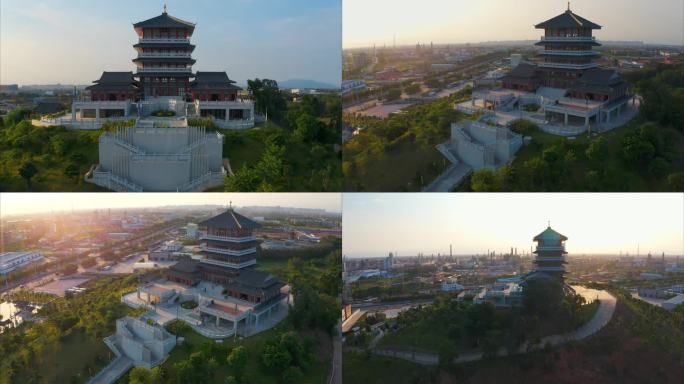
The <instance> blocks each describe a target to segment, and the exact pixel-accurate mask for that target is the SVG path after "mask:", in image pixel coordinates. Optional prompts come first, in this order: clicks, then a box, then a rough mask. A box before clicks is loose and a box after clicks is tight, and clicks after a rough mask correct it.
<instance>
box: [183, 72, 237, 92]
mask: <svg viewBox="0 0 684 384" xmlns="http://www.w3.org/2000/svg"><path fill="white" fill-rule="evenodd" d="M234 83H235V81H233V80H231V79H229V78H228V75H227V74H226V72H197V74H196V75H195V80H194V81H193V82H192V83H191V86H192V88H194V89H234V90H239V89H242V88H240V87H238V86H236V85H233V84H234Z"/></svg>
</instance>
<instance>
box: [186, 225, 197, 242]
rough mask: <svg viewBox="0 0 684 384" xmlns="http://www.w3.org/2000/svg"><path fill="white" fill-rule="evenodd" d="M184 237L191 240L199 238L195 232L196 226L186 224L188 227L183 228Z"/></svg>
mask: <svg viewBox="0 0 684 384" xmlns="http://www.w3.org/2000/svg"><path fill="white" fill-rule="evenodd" d="M185 236H187V237H189V238H191V239H196V238H197V237H198V236H199V232H198V231H197V224H195V223H188V225H186V226H185Z"/></svg>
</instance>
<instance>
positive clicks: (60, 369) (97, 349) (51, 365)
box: [40, 330, 114, 383]
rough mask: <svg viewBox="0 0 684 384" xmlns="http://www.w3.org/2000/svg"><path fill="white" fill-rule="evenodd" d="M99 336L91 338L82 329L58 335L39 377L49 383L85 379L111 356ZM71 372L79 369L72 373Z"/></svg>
mask: <svg viewBox="0 0 684 384" xmlns="http://www.w3.org/2000/svg"><path fill="white" fill-rule="evenodd" d="M113 357H114V356H113V354H112V352H111V351H110V350H109V348H107V346H106V345H105V343H104V342H103V341H102V340H101V339H91V338H89V337H87V336H86V335H85V333H84V332H83V331H80V330H79V331H76V332H73V333H71V334H70V335H69V336H66V337H64V338H62V339H61V341H60V344H59V347H58V348H57V350H56V351H55V352H54V353H49V354H46V355H45V357H44V361H43V363H42V364H41V365H40V369H41V373H42V377H43V378H44V379H45V381H46V382H49V383H68V382H70V381H71V380H72V377H76V379H75V380H74V381H73V382H78V383H85V382H86V381H87V380H88V378H89V376H90V375H95V374H96V373H97V372H99V371H100V370H101V369H102V368H104V367H105V366H106V365H107V364H109V361H110V360H111V359H112V358H113ZM74 372H78V373H77V374H76V376H74Z"/></svg>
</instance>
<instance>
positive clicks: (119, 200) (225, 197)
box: [0, 193, 342, 216]
mask: <svg viewBox="0 0 684 384" xmlns="http://www.w3.org/2000/svg"><path fill="white" fill-rule="evenodd" d="M230 202H232V203H233V206H238V207H240V206H252V205H260V206H282V207H296V208H322V209H326V210H328V211H330V212H340V211H341V203H342V202H341V196H340V194H339V193H2V194H1V195H0V216H6V215H14V214H18V213H39V212H52V211H54V212H56V211H70V210H72V209H74V210H78V209H101V208H136V207H156V206H164V205H201V204H219V205H228V204H230Z"/></svg>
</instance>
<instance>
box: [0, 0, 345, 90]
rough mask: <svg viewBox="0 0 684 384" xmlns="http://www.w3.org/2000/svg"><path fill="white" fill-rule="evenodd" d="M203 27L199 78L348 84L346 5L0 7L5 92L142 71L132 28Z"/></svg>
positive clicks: (196, 40)
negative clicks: (162, 22)
mask: <svg viewBox="0 0 684 384" xmlns="http://www.w3.org/2000/svg"><path fill="white" fill-rule="evenodd" d="M165 3H166V5H167V9H168V13H169V14H170V15H172V16H175V17H178V18H180V19H183V20H187V21H190V22H193V23H196V24H197V27H196V31H195V34H194V35H193V37H192V42H193V44H195V45H196V46H197V49H196V50H195V52H194V53H193V57H194V58H195V59H196V60H197V64H196V65H195V66H194V70H195V71H223V70H225V71H227V73H228V75H229V76H230V78H231V79H232V80H235V81H237V82H238V84H241V85H245V84H246V80H247V79H254V78H262V79H263V78H269V79H274V80H277V81H278V82H283V81H286V80H301V79H303V80H313V81H316V82H320V83H325V84H329V85H331V86H334V87H337V86H339V84H340V81H341V63H340V60H339V52H340V50H341V44H342V42H341V3H340V0H324V1H317V2H315V3H311V4H309V3H306V4H304V3H289V2H288V3H283V2H280V1H277V0H231V1H227V2H221V3H220V5H219V3H217V2H213V1H208V0H198V1H194V2H192V4H190V3H187V2H182V1H180V0H170V1H167V2H164V1H150V2H144V3H143V2H137V1H134V0H122V1H119V2H116V3H112V2H103V1H87V2H86V1H68V0H54V1H50V2H44V1H43V2H30V3H26V2H21V1H19V0H7V1H2V3H0V21H1V22H0V25H1V26H0V67H1V68H2V71H0V84H20V85H33V84H55V83H62V84H79V85H86V84H90V83H91V82H92V81H94V80H96V79H98V78H99V77H100V75H101V74H102V71H134V70H135V65H134V64H133V62H131V60H132V59H133V58H134V57H135V56H136V55H135V51H134V50H133V49H132V48H131V46H132V44H133V43H134V41H137V36H136V35H135V32H134V31H133V26H132V24H133V23H135V22H139V21H142V20H146V19H149V18H152V17H155V16H157V15H159V14H161V13H162V9H163V6H164V4H165Z"/></svg>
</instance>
